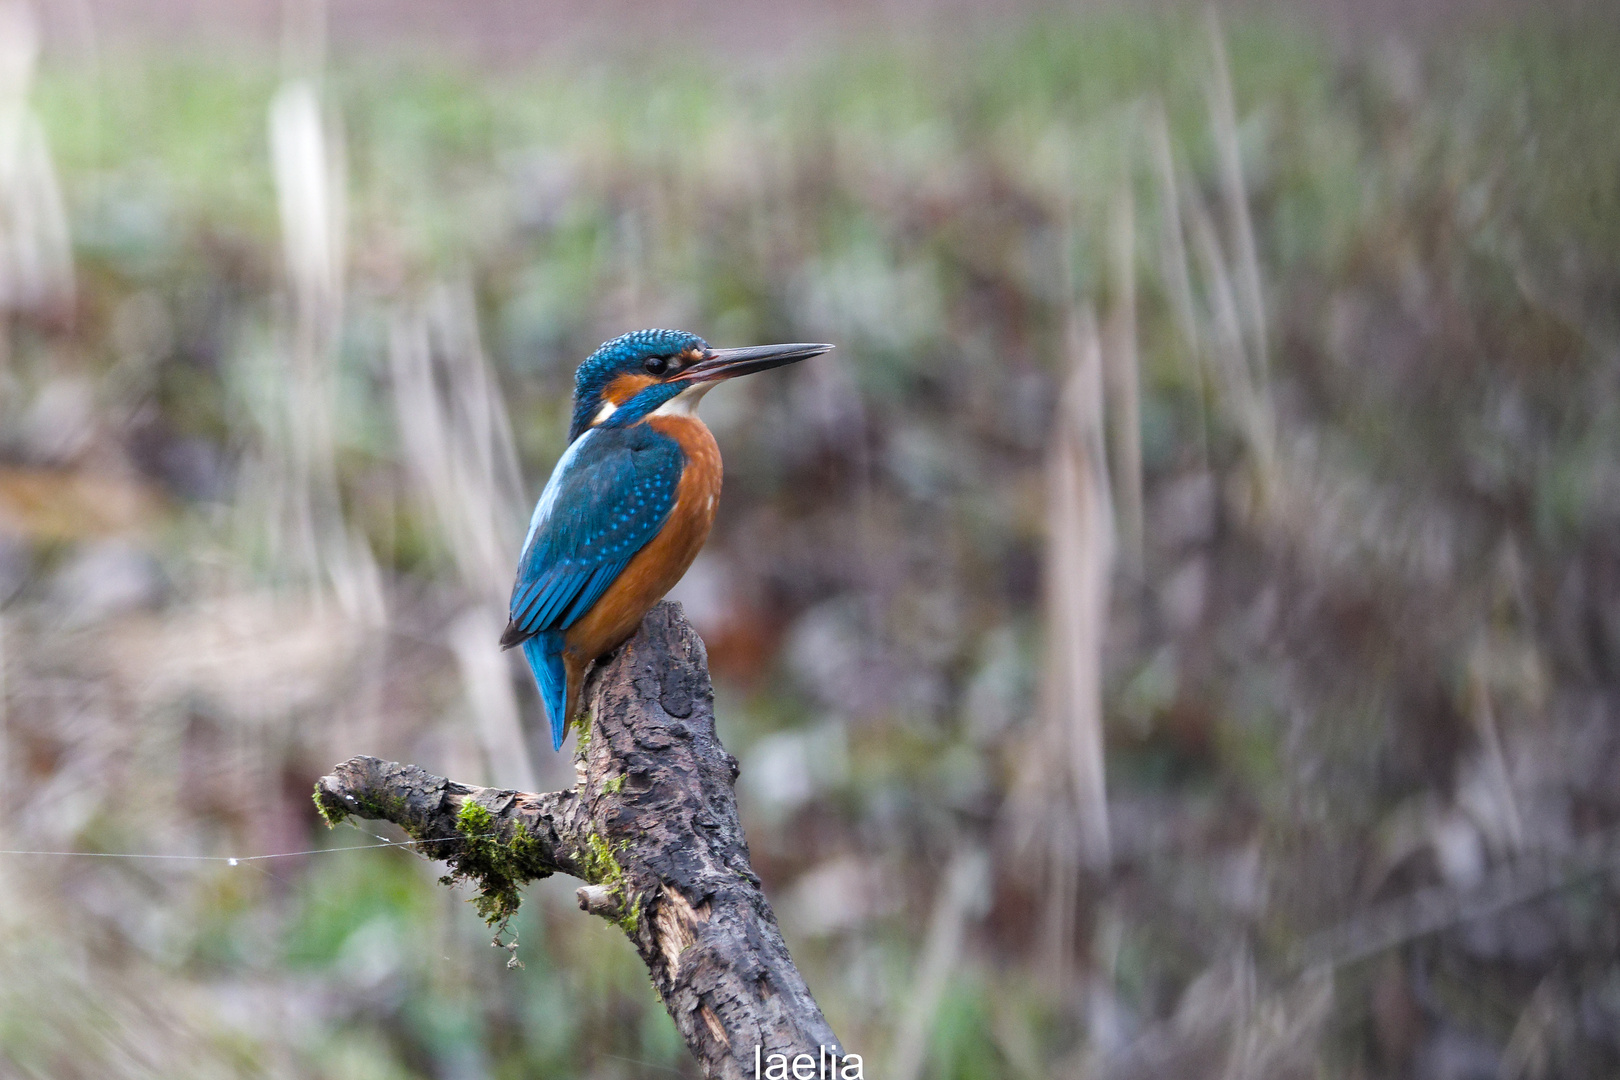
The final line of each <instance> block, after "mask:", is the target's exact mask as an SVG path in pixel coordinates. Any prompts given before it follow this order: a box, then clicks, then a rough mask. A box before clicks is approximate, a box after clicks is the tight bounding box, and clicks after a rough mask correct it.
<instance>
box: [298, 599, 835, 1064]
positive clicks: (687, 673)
mask: <svg viewBox="0 0 1620 1080" xmlns="http://www.w3.org/2000/svg"><path fill="white" fill-rule="evenodd" d="M585 702H586V705H587V709H588V714H589V717H590V720H589V728H588V730H587V731H586V733H585V735H584V737H582V738H581V739H580V740H579V749H578V750H577V751H576V752H575V758H574V768H575V772H576V774H577V775H578V777H579V783H578V784H577V785H576V786H575V787H573V788H570V789H567V790H564V791H553V792H548V793H546V794H543V795H535V794H527V793H523V792H516V791H503V790H499V789H495V788H478V787H469V786H467V785H465V784H458V783H456V782H455V781H453V780H446V779H445V778H443V777H440V776H434V775H432V774H431V773H428V772H427V771H425V770H423V769H420V768H418V767H417V766H415V765H401V764H399V763H397V762H385V761H380V760H378V759H377V758H372V757H356V758H351V759H350V760H348V761H346V762H344V763H343V764H341V765H339V766H338V767H337V769H336V770H335V771H334V772H333V773H332V775H330V776H325V777H322V778H321V780H320V782H319V783H318V784H317V785H316V788H315V802H316V805H317V806H318V807H320V809H321V813H322V815H323V816H325V817H326V819H327V820H328V821H329V822H331V823H333V824H336V823H337V822H339V821H342V820H343V819H344V818H347V817H349V816H356V817H362V818H372V819H384V820H388V821H392V822H394V823H395V824H396V825H399V826H400V827H401V828H403V829H404V830H405V831H406V832H408V833H409V834H410V835H411V836H412V837H413V838H414V839H416V840H418V841H422V842H423V845H422V850H423V851H424V853H426V854H428V855H430V856H432V857H433V858H438V859H444V860H445V861H446V862H448V863H449V865H450V870H451V873H450V874H449V875H448V876H447V877H446V878H445V879H443V880H444V881H445V882H446V883H450V882H452V881H459V880H465V881H469V882H471V883H473V884H474V885H476V886H477V888H478V890H479V896H478V897H477V903H478V908H479V913H480V914H481V915H483V916H484V918H485V919H486V920H488V921H490V922H492V923H501V922H503V921H504V920H505V919H507V918H509V917H510V916H511V915H512V913H513V912H514V911H516V910H517V906H518V902H519V894H518V890H519V888H520V886H522V885H524V884H525V883H527V882H530V881H533V880H535V879H537V878H543V877H548V876H550V875H551V874H554V873H562V874H568V875H569V876H571V877H576V878H579V879H580V880H582V881H584V882H585V883H586V884H585V886H584V887H582V888H580V889H579V890H578V898H579V904H580V907H581V908H583V909H584V910H586V911H588V912H590V913H592V914H595V915H600V916H602V917H603V918H605V919H607V920H609V921H610V922H613V923H614V924H616V925H617V926H619V927H620V928H621V929H622V930H623V931H624V932H625V934H626V935H627V936H628V937H629V938H630V941H631V943H632V944H634V945H635V947H636V950H637V951H638V952H639V953H640V954H641V958H642V960H643V961H644V962H645V963H646V965H647V970H648V972H649V973H650V974H651V976H652V982H653V987H654V989H656V990H657V991H658V995H659V997H661V998H662V999H663V1001H664V1005H665V1007H666V1008H667V1009H668V1010H669V1015H670V1016H671V1017H672V1018H673V1019H674V1021H675V1026H676V1027H677V1028H678V1029H679V1030H680V1032H681V1035H682V1036H683V1037H684V1038H685V1039H686V1045H687V1046H688V1047H689V1048H690V1049H691V1051H692V1054H693V1056H695V1057H696V1058H697V1059H698V1061H699V1063H700V1064H701V1065H702V1066H703V1074H704V1076H706V1077H719V1078H726V1080H731V1078H734V1077H735V1078H741V1077H753V1076H754V1075H755V1068H756V1060H761V1059H768V1058H769V1056H770V1055H772V1054H782V1055H785V1056H786V1057H787V1058H788V1059H790V1060H791V1059H792V1058H793V1057H795V1056H796V1055H799V1054H809V1055H811V1056H812V1057H813V1058H814V1059H815V1060H816V1062H817V1065H818V1069H817V1075H818V1076H842V1075H844V1073H845V1071H846V1070H845V1069H844V1068H843V1067H842V1065H841V1063H842V1062H843V1061H844V1060H845V1059H844V1052H843V1049H842V1047H841V1046H840V1045H839V1043H838V1040H837V1038H836V1037H835V1036H834V1035H833V1033H832V1028H831V1027H829V1026H828V1024H827V1021H826V1019H825V1018H824V1017H823V1016H822V1014H821V1010H820V1009H819V1008H818V1007H817V1006H816V1003H815V1001H814V1000H813V999H812V998H811V996H810V990H809V988H808V987H807V986H806V985H805V982H804V978H803V977H802V976H801V975H800V974H799V971H798V969H797V968H796V967H794V965H793V960H792V958H791V957H790V956H789V955H788V950H787V946H786V944H784V942H783V941H782V933H781V931H780V929H778V927H777V925H776V917H775V915H773V914H772V913H771V907H770V904H768V903H767V902H766V900H765V895H764V893H763V892H762V891H761V890H760V881H759V878H758V877H757V876H756V875H755V874H754V871H753V868H752V867H751V866H750V865H749V861H748V844H747V841H746V840H745V839H744V837H743V831H742V826H741V824H740V823H739V822H738V819H737V799H736V793H735V791H734V790H733V784H734V783H735V781H736V778H737V759H736V758H734V757H732V756H731V755H730V754H728V753H727V752H726V750H725V748H724V747H722V746H721V745H720V741H719V739H718V738H716V736H715V730H714V691H713V688H712V687H711V686H710V683H709V672H708V658H707V656H706V654H705V652H704V648H703V642H702V640H701V639H700V638H699V637H698V636H697V634H696V633H695V632H694V631H693V630H692V628H691V626H690V625H689V624H688V623H687V621H686V619H685V618H684V617H683V616H682V614H681V611H680V608H679V606H678V605H676V604H672V603H667V602H666V603H663V604H660V605H659V606H658V607H656V608H654V609H653V610H652V611H651V612H650V613H649V614H648V615H647V617H646V619H645V620H643V622H642V624H641V628H640V629H639V630H638V631H637V632H636V634H635V636H634V637H632V638H631V639H630V640H629V642H627V643H626V644H625V645H624V646H623V647H621V648H620V649H619V650H618V652H617V653H616V654H615V655H614V656H613V657H612V658H611V659H610V660H608V661H607V662H605V663H602V664H598V665H597V667H596V669H595V670H594V672H593V673H592V675H591V676H590V678H589V680H588V682H587V684H586V689H585ZM756 1048H757V1050H756ZM822 1048H826V1057H824V1056H823V1051H822ZM756 1053H757V1054H758V1055H759V1057H758V1058H756ZM829 1060H830V1061H832V1062H833V1063H834V1064H833V1065H832V1066H831V1071H824V1070H825V1069H826V1068H827V1066H826V1065H824V1062H826V1061H829ZM848 1064H849V1066H852V1068H851V1069H849V1070H848V1075H849V1076H858V1075H860V1064H859V1058H858V1057H856V1056H854V1055H852V1056H851V1057H850V1058H849V1059H848Z"/></svg>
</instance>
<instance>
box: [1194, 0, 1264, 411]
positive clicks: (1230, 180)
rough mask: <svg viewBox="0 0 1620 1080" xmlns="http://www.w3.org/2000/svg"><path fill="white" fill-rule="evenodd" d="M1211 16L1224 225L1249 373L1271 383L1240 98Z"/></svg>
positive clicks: (1212, 112)
mask: <svg viewBox="0 0 1620 1080" xmlns="http://www.w3.org/2000/svg"><path fill="white" fill-rule="evenodd" d="M1208 16H1209V40H1210V51H1211V53H1212V54H1213V59H1214V65H1213V68H1212V70H1211V73H1210V85H1209V88H1208V91H1207V97H1208V100H1209V118H1210V130H1211V132H1212V133H1213V134H1214V136H1215V149H1216V153H1217V155H1218V156H1219V159H1220V176H1221V201H1222V203H1223V204H1224V207H1225V210H1226V228H1227V232H1228V233H1229V234H1230V235H1231V237H1232V244H1233V246H1234V247H1235V248H1236V249H1237V258H1236V264H1235V267H1234V271H1235V272H1234V276H1235V277H1236V279H1237V296H1238V301H1239V303H1240V304H1241V308H1242V313H1243V316H1244V322H1245V326H1244V330H1245V332H1246V335H1247V337H1248V346H1249V348H1248V357H1249V360H1250V363H1251V372H1250V375H1251V378H1252V380H1253V381H1254V383H1255V384H1256V385H1258V386H1262V387H1263V386H1267V385H1269V382H1270V376H1269V369H1270V357H1269V355H1268V353H1269V344H1268V342H1267V334H1266V311H1265V302H1264V294H1263V291H1262V288H1261V284H1260V256H1259V252H1258V245H1257V244H1256V243H1255V238H1254V222H1253V220H1251V218H1250V215H1249V198H1248V194H1247V188H1246V186H1245V184H1244V180H1243V155H1242V150H1241V148H1240V147H1239V145H1238V134H1237V103H1236V99H1235V97H1234V95H1233V93H1232V70H1231V65H1230V64H1228V63H1227V59H1226V41H1225V38H1224V37H1223V35H1222V34H1221V23H1220V17H1219V16H1218V15H1216V13H1215V9H1214V8H1210V9H1208Z"/></svg>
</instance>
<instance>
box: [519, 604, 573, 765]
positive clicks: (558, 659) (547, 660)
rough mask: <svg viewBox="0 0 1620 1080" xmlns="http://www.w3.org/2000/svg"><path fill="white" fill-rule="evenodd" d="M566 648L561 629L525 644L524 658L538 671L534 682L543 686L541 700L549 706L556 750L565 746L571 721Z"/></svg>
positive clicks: (548, 717)
mask: <svg viewBox="0 0 1620 1080" xmlns="http://www.w3.org/2000/svg"><path fill="white" fill-rule="evenodd" d="M562 650H563V643H562V633H561V632H560V631H557V630H553V631H551V632H550V633H547V634H539V635H537V636H535V637H532V638H530V639H529V640H528V641H525V642H524V643H523V658H524V659H525V660H527V661H528V662H529V670H530V671H532V672H534V681H535V682H536V683H537V684H539V686H540V699H541V700H542V701H544V702H545V705H546V718H547V719H549V720H550V721H551V748H552V749H553V750H561V749H562V741H563V731H564V730H566V727H567V722H568V721H567V717H565V716H564V715H563V710H564V709H565V708H567V701H568V672H567V671H565V670H563V662H562Z"/></svg>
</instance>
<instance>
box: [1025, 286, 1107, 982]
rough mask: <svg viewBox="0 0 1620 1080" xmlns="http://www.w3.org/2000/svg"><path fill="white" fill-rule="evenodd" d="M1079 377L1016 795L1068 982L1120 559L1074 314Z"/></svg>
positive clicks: (1095, 355)
mask: <svg viewBox="0 0 1620 1080" xmlns="http://www.w3.org/2000/svg"><path fill="white" fill-rule="evenodd" d="M1065 346H1066V352H1067V354H1068V357H1069V362H1070V366H1071V373H1070V375H1069V378H1068V379H1067V380H1066V382H1065V385H1064V389H1063V392H1062V394H1061V396H1060V398H1059V402H1058V412H1057V416H1056V418H1055V420H1054V422H1053V435H1052V445H1051V450H1050V452H1049V454H1048V458H1047V495H1048V498H1047V545H1046V603H1045V607H1046V622H1047V645H1046V660H1045V664H1044V667H1043V678H1042V684H1041V696H1040V723H1039V727H1038V729H1037V731H1036V732H1035V733H1034V737H1033V738H1032V739H1031V740H1030V743H1029V745H1028V748H1027V751H1026V756H1025V758H1024V760H1023V762H1022V764H1021V765H1020V768H1019V772H1018V777H1017V779H1016V781H1015V782H1014V785H1013V789H1012V791H1011V793H1010V794H1009V796H1008V804H1007V810H1006V814H1007V820H1008V823H1009V825H1010V826H1011V828H1012V830H1013V847H1014V850H1015V851H1017V852H1019V853H1020V856H1021V857H1022V858H1023V859H1024V860H1025V861H1026V862H1027V863H1028V864H1029V865H1030V866H1031V868H1032V869H1033V870H1034V871H1035V872H1036V873H1037V875H1038V876H1039V877H1040V878H1041V879H1042V882H1043V884H1044V887H1045V890H1046V898H1045V905H1044V907H1045V910H1044V915H1043V922H1044V925H1045V931H1044V934H1043V936H1044V938H1045V940H1046V949H1045V951H1046V954H1047V956H1048V957H1049V958H1050V959H1051V961H1052V964H1053V968H1052V971H1051V974H1052V976H1053V978H1054V980H1055V982H1056V983H1057V985H1059V986H1067V985H1068V983H1069V982H1070V981H1071V980H1072V975H1073V972H1072V970H1071V969H1072V963H1073V956H1074V953H1075V946H1076V942H1077V928H1076V926H1075V912H1076V910H1077V906H1078V902H1079V890H1080V881H1081V871H1082V869H1083V868H1090V869H1092V870H1101V869H1103V868H1105V867H1106V866H1107V865H1108V863H1109V861H1110V860H1111V858H1112V851H1111V844H1110V839H1109V827H1108V798H1107V788H1106V777H1105V769H1104V760H1103V730H1102V646H1103V640H1104V634H1105V631H1106V627H1107V615H1108V592H1109V577H1110V571H1111V566H1112V562H1113V555H1114V513H1113V507H1112V503H1111V500H1110V497H1109V482H1108V466H1107V460H1106V457H1105V455H1104V450H1103V445H1104V430H1103V379H1102V367H1103V360H1102V343H1101V340H1100V338H1099V336H1098V332H1097V326H1096V322H1095V320H1094V318H1093V317H1092V316H1091V313H1090V311H1089V310H1085V309H1081V310H1076V311H1074V312H1072V313H1071V315H1070V317H1069V320H1068V324H1067V332H1066V335H1065Z"/></svg>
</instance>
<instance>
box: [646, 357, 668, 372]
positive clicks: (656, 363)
mask: <svg viewBox="0 0 1620 1080" xmlns="http://www.w3.org/2000/svg"><path fill="white" fill-rule="evenodd" d="M641 366H642V367H644V368H646V369H647V374H649V375H662V374H663V373H664V372H665V371H666V370H667V369H668V368H669V357H667V356H649V357H647V359H645V360H643V361H642V362H641Z"/></svg>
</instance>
